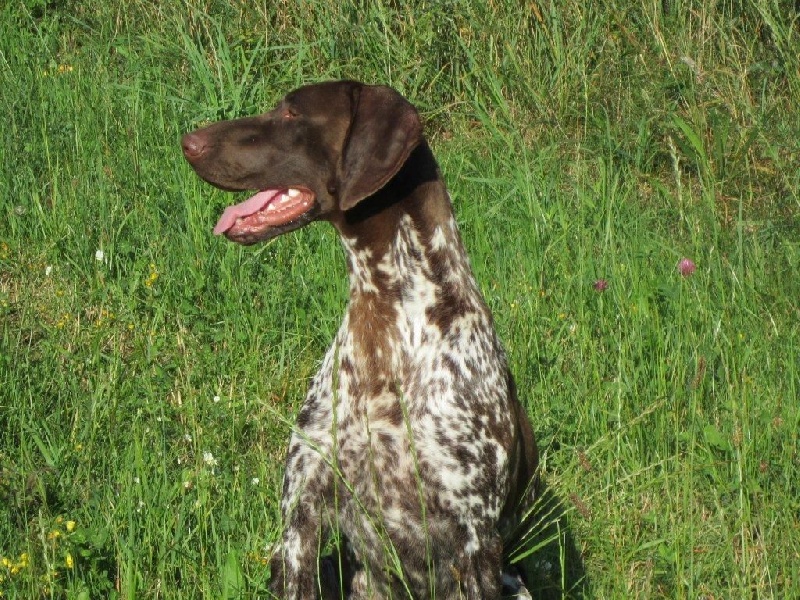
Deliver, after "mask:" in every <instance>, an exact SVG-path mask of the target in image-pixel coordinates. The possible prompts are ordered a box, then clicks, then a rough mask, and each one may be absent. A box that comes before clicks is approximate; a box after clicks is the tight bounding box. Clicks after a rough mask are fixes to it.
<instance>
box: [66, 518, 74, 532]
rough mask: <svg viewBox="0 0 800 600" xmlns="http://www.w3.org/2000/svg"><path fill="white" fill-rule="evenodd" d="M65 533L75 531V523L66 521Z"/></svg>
mask: <svg viewBox="0 0 800 600" xmlns="http://www.w3.org/2000/svg"><path fill="white" fill-rule="evenodd" d="M67 531H68V532H69V533H72V532H73V531H75V521H67Z"/></svg>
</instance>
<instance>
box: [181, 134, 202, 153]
mask: <svg viewBox="0 0 800 600" xmlns="http://www.w3.org/2000/svg"><path fill="white" fill-rule="evenodd" d="M181 147H182V148H183V154H184V156H186V158H197V157H198V156H200V155H201V154H203V152H205V151H206V148H208V143H207V140H206V138H205V136H203V135H201V134H199V133H197V132H196V131H195V132H193V133H187V134H186V135H184V136H183V138H182V139H181Z"/></svg>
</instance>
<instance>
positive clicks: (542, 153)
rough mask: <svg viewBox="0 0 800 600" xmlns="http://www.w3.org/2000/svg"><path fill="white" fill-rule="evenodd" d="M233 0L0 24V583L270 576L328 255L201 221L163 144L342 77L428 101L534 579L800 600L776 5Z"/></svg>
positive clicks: (255, 588) (166, 587)
mask: <svg viewBox="0 0 800 600" xmlns="http://www.w3.org/2000/svg"><path fill="white" fill-rule="evenodd" d="M255 4H256V3H245V2H217V1H215V0H209V1H207V2H202V3H200V2H196V1H194V0H186V1H185V2H162V3H150V2H144V1H142V0H134V1H132V2H127V3H124V4H123V5H119V6H117V3H112V2H107V1H104V0H101V1H100V2H96V3H84V2H79V1H78V0H73V1H65V2H46V1H45V0H25V1H23V2H21V3H10V4H9V5H8V6H6V5H4V7H3V8H0V110H1V111H2V114H3V119H2V124H1V125H0V560H2V564H1V565H0V595H2V596H3V597H9V598H44V597H53V598H100V597H112V596H113V597H122V598H141V597H159V598H196V597H203V598H220V597H223V598H234V597H253V596H256V595H258V594H263V593H264V591H265V588H266V584H267V582H268V577H269V573H268V569H267V567H266V566H265V565H264V557H265V554H266V552H267V548H268V547H269V546H270V544H272V542H274V540H275V539H276V538H277V536H278V531H279V526H280V525H279V522H278V497H279V493H280V481H281V477H282V467H281V464H282V457H283V453H284V451H285V444H286V441H287V439H288V435H289V432H290V430H291V423H292V418H293V415H294V414H295V412H296V410H297V408H298V406H299V404H300V402H301V401H302V398H303V396H304V390H305V387H306V383H307V380H308V378H309V377H310V376H311V375H312V374H313V372H314V370H315V368H316V365H317V361H318V360H319V359H320V358H321V356H322V354H323V352H324V350H325V348H326V346H327V344H328V343H329V341H330V339H331V338H332V336H333V333H334V332H335V330H336V328H337V326H338V322H339V319H340V318H341V314H342V312H343V309H344V303H345V301H346V290H347V287H346V281H345V273H344V265H343V259H342V254H341V251H340V249H339V247H338V243H337V242H336V239H335V235H334V233H333V231H332V230H331V229H330V228H329V227H326V226H324V225H321V224H319V225H314V226H311V227H308V228H306V229H305V230H303V231H300V232H296V233H293V234H291V235H288V236H285V237H283V238H280V239H278V240H276V241H274V242H272V243H269V244H266V245H262V246H257V247H252V248H241V247H238V246H235V245H233V244H229V243H226V242H225V241H223V240H219V239H216V238H213V237H212V235H211V232H210V230H211V227H212V226H213V223H214V222H215V219H216V217H217V216H218V214H219V212H220V211H221V209H222V207H224V206H225V205H226V204H227V203H230V201H231V198H230V195H228V194H225V193H222V192H219V191H215V190H213V189H211V187H210V186H207V185H204V184H202V183H201V182H200V181H199V180H198V179H197V177H196V176H195V175H194V174H193V173H192V172H191V170H190V168H189V167H188V166H187V165H186V164H185V162H184V161H183V159H182V157H181V153H180V148H179V143H178V140H179V135H180V134H181V132H183V131H187V130H189V129H191V128H193V127H195V126H197V125H198V124H200V123H202V122H205V121H208V120H215V119H219V118H229V117H234V116H240V115H244V114H252V113H255V112H258V111H261V110H263V109H264V108H265V107H268V106H270V105H271V104H272V103H273V102H274V101H275V100H277V99H278V98H279V97H280V96H282V95H283V93H285V92H286V91H288V90H289V89H291V88H293V87H295V86H296V85H299V84H301V83H306V82H313V81H318V80H321V79H327V78H334V77H354V78H359V79H363V80H366V81H370V82H386V83H391V84H392V85H394V86H395V87H397V88H398V89H400V90H401V91H402V92H404V93H405V94H406V95H407V96H408V97H409V98H410V99H411V100H412V101H413V102H415V103H416V104H417V105H418V106H419V107H420V109H421V111H422V112H423V115H424V117H425V119H426V122H427V131H428V134H429V137H430V138H431V140H432V144H433V147H434V149H435V151H436V153H437V156H438V157H439V159H440V162H441V165H442V168H443V171H444V173H445V177H446V179H447V181H448V183H449V186H450V189H451V193H452V196H453V198H454V203H455V207H456V212H457V216H458V220H459V222H460V224H461V227H462V232H463V234H464V237H465V240H466V243H467V246H468V248H469V250H470V254H471V257H472V261H473V266H474V268H475V271H476V274H477V276H478V279H479V281H480V283H481V286H482V288H483V290H484V292H485V295H486V298H487V301H488V302H489V304H490V306H491V307H492V309H493V311H494V313H495V317H496V320H497V326H498V329H499V331H500V334H501V336H502V338H503V339H504V340H505V342H506V345H507V348H508V351H509V355H510V358H511V362H512V367H513V370H514V372H515V375H516V377H517V382H518V387H519V389H520V392H521V396H522V399H523V402H524V403H525V405H526V407H527V408H528V410H529V413H530V415H531V418H532V421H533V423H534V427H535V430H536V432H537V435H538V437H539V439H540V442H541V445H542V450H543V468H544V477H545V480H546V481H547V484H548V486H549V488H550V490H551V492H552V494H553V496H554V502H555V503H556V504H559V503H560V504H559V506H557V507H555V508H553V507H552V506H551V508H552V510H550V511H544V514H543V516H542V524H541V528H540V529H541V531H540V539H539V540H538V541H536V540H533V541H529V542H528V543H527V545H526V546H524V547H523V548H520V549H516V550H515V552H514V555H515V556H516V557H520V556H524V555H525V554H526V553H527V552H528V551H530V550H531V549H532V548H536V549H537V551H536V552H534V553H533V554H532V556H531V559H532V563H533V567H534V569H535V570H536V571H537V573H538V576H537V580H536V583H537V587H538V590H537V593H536V594H535V595H537V596H539V597H547V598H552V597H562V596H563V597H579V596H581V595H582V596H583V597H589V598H630V597H639V598H771V597H775V598H791V597H796V596H800V566H799V565H800V517H798V515H800V454H799V453H798V431H800V308H798V298H800V283H798V282H799V281H800V278H798V277H797V273H798V271H800V199H799V193H800V169H798V165H799V164H800V145H799V144H798V139H800V112H799V111H798V105H797V100H798V97H800V71H799V70H798V69H799V68H800V59H798V55H800V53H799V52H798V51H797V48H798V37H799V36H800V24H799V23H800V21H799V20H798V13H797V9H796V7H795V5H794V3H792V2H787V1H778V0H775V1H772V0H751V1H728V2H716V3H714V2H711V3H703V2H691V1H688V0H673V1H671V2H664V3H662V2H650V3H642V4H637V3H626V2H623V1H621V0H612V1H611V2H608V3H604V4H602V5H598V7H596V8H591V7H590V8H582V7H580V6H579V4H576V3H569V2H563V3H562V2H557V1H553V2H549V3H548V2H544V1H542V0H537V1H536V2H528V3H524V4H525V8H524V9H522V8H520V7H519V5H520V4H521V3H519V2H502V1H501V2H493V3H486V4H487V5H486V6H484V3H478V2H474V3H471V2H460V1H457V0H450V1H448V2H441V3H423V2H418V3H407V4H404V3H395V2H388V1H383V2H374V3H349V2H344V3H323V2H320V3H315V2H302V3H297V4H291V3H289V4H283V3H276V4H277V5H278V6H279V8H264V6H267V7H269V6H271V5H272V3H265V4H263V5H262V7H261V8H254V7H253V6H255ZM98 251H102V260H98V259H97V257H98V256H99V255H98V254H97V253H98ZM682 257H689V258H691V259H692V260H693V261H694V262H695V263H696V264H697V266H698V268H697V271H696V272H695V273H694V274H693V275H692V276H690V277H681V276H680V275H679V274H678V271H677V268H676V265H677V263H678V261H679V260H680V259H681V258H682ZM597 279H605V280H607V281H608V283H609V285H608V288H607V289H606V290H605V291H604V292H602V293H599V292H597V291H595V289H594V288H593V283H594V282H595V281H596V280H597ZM209 453H210V454H209ZM539 545H541V546H542V547H541V548H540V547H539Z"/></svg>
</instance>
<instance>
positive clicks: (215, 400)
mask: <svg viewBox="0 0 800 600" xmlns="http://www.w3.org/2000/svg"><path fill="white" fill-rule="evenodd" d="M219 400H220V398H219V396H214V404H216V403H217V402H219Z"/></svg>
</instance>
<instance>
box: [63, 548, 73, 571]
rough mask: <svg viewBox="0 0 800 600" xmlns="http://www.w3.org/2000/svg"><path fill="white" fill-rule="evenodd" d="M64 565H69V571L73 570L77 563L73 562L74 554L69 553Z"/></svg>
mask: <svg viewBox="0 0 800 600" xmlns="http://www.w3.org/2000/svg"><path fill="white" fill-rule="evenodd" d="M64 564H65V565H67V568H68V569H71V568H72V567H74V566H75V563H74V562H73V560H72V554H70V553H69V552H67V556H66V557H65V558H64Z"/></svg>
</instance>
